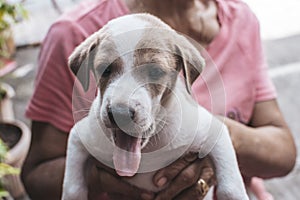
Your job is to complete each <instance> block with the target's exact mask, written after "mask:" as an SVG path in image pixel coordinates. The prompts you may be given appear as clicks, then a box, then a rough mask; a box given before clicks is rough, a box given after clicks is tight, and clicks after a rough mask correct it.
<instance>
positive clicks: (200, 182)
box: [198, 178, 209, 196]
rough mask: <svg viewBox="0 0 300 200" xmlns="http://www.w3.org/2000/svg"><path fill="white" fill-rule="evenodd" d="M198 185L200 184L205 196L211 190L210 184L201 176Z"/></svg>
mask: <svg viewBox="0 0 300 200" xmlns="http://www.w3.org/2000/svg"><path fill="white" fill-rule="evenodd" d="M198 185H199V186H200V189H201V193H202V195H203V196H205V195H206V194H207V192H208V190H209V186H208V184H207V183H206V182H205V180H203V179H202V178H200V179H199V181H198Z"/></svg>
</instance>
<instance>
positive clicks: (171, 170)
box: [153, 153, 198, 187]
mask: <svg viewBox="0 0 300 200" xmlns="http://www.w3.org/2000/svg"><path fill="white" fill-rule="evenodd" d="M197 158H198V157H197V153H189V154H187V155H186V156H184V157H181V158H179V159H178V160H176V161H175V162H173V163H172V164H170V165H169V166H167V167H165V168H163V169H160V170H159V171H158V172H156V173H155V175H154V177H153V182H154V184H155V185H156V186H157V187H163V186H165V185H166V184H167V183H168V182H170V181H171V180H173V179H174V178H175V177H176V176H177V175H178V174H179V173H180V172H181V171H182V170H183V169H184V168H186V167H187V166H188V165H190V164H191V163H192V162H194V161H195V160H196V159H197Z"/></svg>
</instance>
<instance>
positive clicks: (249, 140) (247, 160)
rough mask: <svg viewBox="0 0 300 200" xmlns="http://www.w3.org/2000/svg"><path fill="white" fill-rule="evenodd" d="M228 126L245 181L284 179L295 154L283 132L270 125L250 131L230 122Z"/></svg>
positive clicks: (290, 167)
mask: <svg viewBox="0 0 300 200" xmlns="http://www.w3.org/2000/svg"><path fill="white" fill-rule="evenodd" d="M229 124H230V125H229V126H230V132H231V137H233V143H234V147H235V150H236V153H237V157H238V161H239V165H240V169H241V172H242V174H243V175H244V176H245V177H252V176H258V177H262V178H271V177H277V176H284V175H286V174H287V173H289V172H290V171H291V170H292V168H293V166H294V164H295V160H296V159H295V157H296V150H295V146H294V142H293V138H292V137H291V134H290V132H289V130H288V129H287V128H283V127H276V126H271V125H268V126H261V127H257V128H253V127H248V126H245V125H243V124H240V123H238V122H234V121H230V122H229ZM234 137H238V138H234Z"/></svg>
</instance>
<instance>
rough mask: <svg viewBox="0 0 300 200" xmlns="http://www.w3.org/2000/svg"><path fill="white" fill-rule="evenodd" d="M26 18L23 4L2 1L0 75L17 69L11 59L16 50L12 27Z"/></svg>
mask: <svg viewBox="0 0 300 200" xmlns="http://www.w3.org/2000/svg"><path fill="white" fill-rule="evenodd" d="M26 17H27V12H26V10H25V9H24V7H23V6H22V4H21V3H10V2H9V1H7V0H0V74H1V73H3V72H1V71H3V70H4V71H7V70H8V71H11V70H12V69H11V68H14V67H15V63H14V62H13V61H12V60H11V59H10V58H11V57H12V55H13V54H14V53H15V49H16V48H15V43H14V38H13V33H12V29H11V25H12V24H14V23H16V22H17V21H18V20H19V19H22V18H26ZM3 68H8V69H6V70H5V69H3Z"/></svg>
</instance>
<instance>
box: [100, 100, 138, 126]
mask: <svg viewBox="0 0 300 200" xmlns="http://www.w3.org/2000/svg"><path fill="white" fill-rule="evenodd" d="M107 116H108V119H109V120H108V122H107V123H106V124H105V125H106V126H107V127H108V128H119V129H122V130H123V131H125V132H128V131H129V132H132V131H133V130H132V129H133V127H134V120H135V116H136V112H135V109H134V108H132V107H130V106H127V105H125V104H121V103H120V104H114V105H109V106H107Z"/></svg>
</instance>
